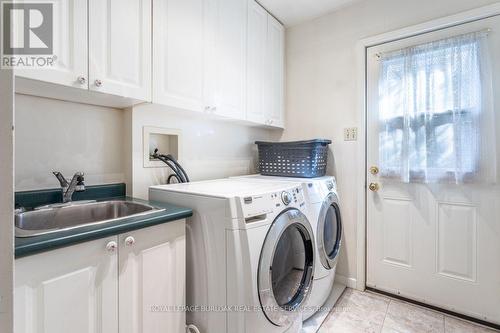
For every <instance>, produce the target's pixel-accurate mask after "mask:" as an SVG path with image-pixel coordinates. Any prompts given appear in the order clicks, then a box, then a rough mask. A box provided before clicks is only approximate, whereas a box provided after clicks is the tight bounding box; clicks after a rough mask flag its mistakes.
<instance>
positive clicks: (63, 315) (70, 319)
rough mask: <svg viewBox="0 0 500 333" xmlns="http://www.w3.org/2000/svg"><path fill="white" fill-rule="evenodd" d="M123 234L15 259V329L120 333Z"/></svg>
mask: <svg viewBox="0 0 500 333" xmlns="http://www.w3.org/2000/svg"><path fill="white" fill-rule="evenodd" d="M116 240H117V237H116V236H114V237H109V238H105V239H99V240H95V241H90V242H86V243H82V244H78V245H73V246H69V247H64V248H60V249H56V250H53V251H48V252H43V253H41V254H36V255H32V256H29V257H24V258H19V259H16V261H15V289H14V327H15V330H14V331H15V333H47V332H50V333H68V332H72V333H101V332H109V333H113V332H114V333H118V252H117V248H116V247H115V248H114V251H109V250H108V249H107V246H108V244H110V242H114V244H115V246H116Z"/></svg>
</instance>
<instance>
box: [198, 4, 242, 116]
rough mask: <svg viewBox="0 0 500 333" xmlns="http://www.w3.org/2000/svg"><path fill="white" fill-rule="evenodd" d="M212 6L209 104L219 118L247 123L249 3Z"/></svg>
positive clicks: (210, 16)
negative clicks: (243, 120) (247, 29)
mask: <svg viewBox="0 0 500 333" xmlns="http://www.w3.org/2000/svg"><path fill="white" fill-rule="evenodd" d="M209 6H210V8H209V16H208V18H207V19H208V20H209V22H210V23H209V24H210V27H211V28H210V31H211V34H212V36H211V37H209V38H210V40H209V49H208V52H209V57H210V68H209V69H207V75H208V80H209V83H208V84H209V86H210V87H208V88H207V89H210V92H209V93H208V94H209V95H210V96H213V99H212V100H211V101H210V102H209V104H211V106H212V107H214V108H215V109H213V110H212V111H213V112H214V113H216V114H217V115H221V116H225V117H230V118H236V119H244V118H245V92H246V88H245V86H246V78H245V77H246V75H245V74H246V71H245V65H246V37H247V36H246V26H247V0H211V1H209Z"/></svg>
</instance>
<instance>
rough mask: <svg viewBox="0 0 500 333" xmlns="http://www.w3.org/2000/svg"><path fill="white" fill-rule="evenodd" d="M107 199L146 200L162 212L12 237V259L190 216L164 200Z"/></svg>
mask: <svg viewBox="0 0 500 333" xmlns="http://www.w3.org/2000/svg"><path fill="white" fill-rule="evenodd" d="M111 200H127V201H136V202H141V203H147V204H149V205H151V206H155V207H158V208H165V210H164V211H161V212H156V213H152V214H150V215H146V216H135V217H130V218H125V219H122V220H120V221H116V222H110V223H103V224H99V225H93V226H86V227H81V228H75V229H73V230H68V231H63V232H56V233H52V234H46V235H40V236H34V237H26V238H20V237H16V239H15V256H16V258H20V257H24V256H28V255H32V254H35V253H40V252H44V251H49V250H53V249H56V248H60V247H64V246H70V245H73V244H77V243H81V242H86V241H89V240H94V239H99V238H104V237H108V236H112V235H118V234H121V233H124V232H129V231H132V230H137V229H141V228H146V227H150V226H154V225H158V224H162V223H166V222H170V221H175V220H179V219H183V218H187V217H190V216H191V215H192V214H193V211H192V210H191V209H189V208H182V207H178V206H174V205H171V204H168V203H160V202H156V201H146V200H140V199H133V198H129V197H114V198H112V199H111Z"/></svg>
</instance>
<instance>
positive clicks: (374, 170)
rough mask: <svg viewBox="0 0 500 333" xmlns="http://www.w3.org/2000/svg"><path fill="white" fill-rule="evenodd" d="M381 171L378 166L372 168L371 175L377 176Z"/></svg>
mask: <svg viewBox="0 0 500 333" xmlns="http://www.w3.org/2000/svg"><path fill="white" fill-rule="evenodd" d="M379 171H380V170H379V168H378V167H377V166H372V167H370V173H371V174H372V175H377V174H378V173H379Z"/></svg>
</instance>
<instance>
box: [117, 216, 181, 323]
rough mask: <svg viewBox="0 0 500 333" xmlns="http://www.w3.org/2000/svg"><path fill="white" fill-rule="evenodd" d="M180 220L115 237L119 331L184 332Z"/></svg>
mask: <svg viewBox="0 0 500 333" xmlns="http://www.w3.org/2000/svg"><path fill="white" fill-rule="evenodd" d="M184 228H185V223H184V221H178V222H171V223H167V224H161V225H159V226H156V227H153V228H147V229H141V230H137V231H134V232H132V233H130V234H123V235H120V237H119V243H120V255H119V265H118V266H119V268H120V272H119V281H120V287H119V299H120V303H119V311H120V315H119V317H120V333H145V332H148V333H165V332H179V333H180V332H184V331H185V325H186V315H185V312H184V311H183V308H182V307H183V306H184V305H185V289H186V288H185V271H186V268H185V267H186V264H185V262H186V260H185V258H186V252H185V248H186V244H185V242H186V237H185V229H184Z"/></svg>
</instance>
